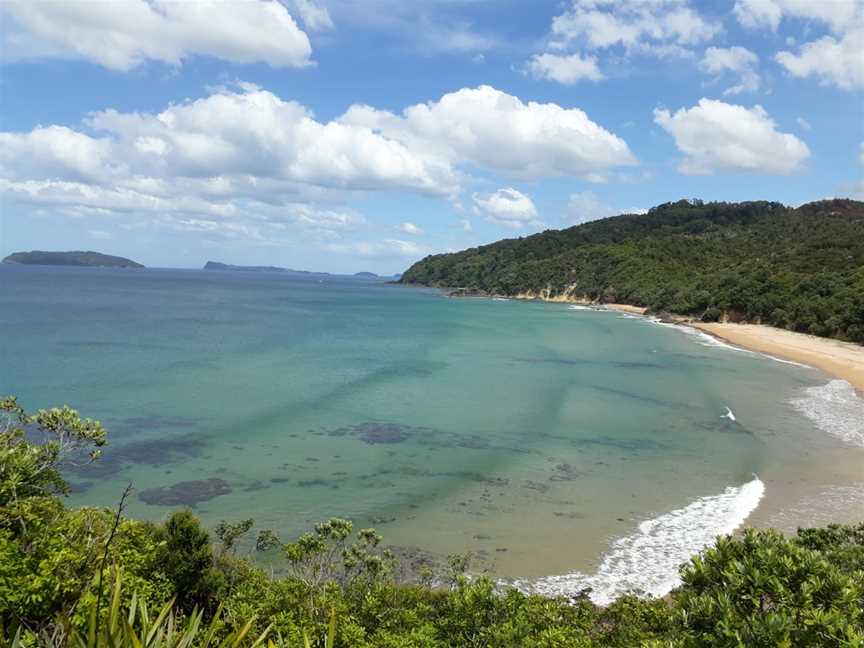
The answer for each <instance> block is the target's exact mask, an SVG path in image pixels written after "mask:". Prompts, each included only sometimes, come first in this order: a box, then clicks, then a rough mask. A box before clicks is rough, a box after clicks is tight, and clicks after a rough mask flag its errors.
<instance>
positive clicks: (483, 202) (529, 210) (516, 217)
mask: <svg viewBox="0 0 864 648" xmlns="http://www.w3.org/2000/svg"><path fill="white" fill-rule="evenodd" d="M473 199H474V212H475V213H477V214H480V215H483V216H486V218H487V219H488V220H490V221H492V222H493V223H497V224H498V225H503V226H505V227H512V228H513V229H521V228H522V227H524V226H526V225H531V226H540V225H542V224H543V223H542V222H541V221H540V220H539V219H538V218H537V208H536V207H535V206H534V202H533V201H532V200H531V198H529V197H528V196H526V195H525V194H523V193H522V192H521V191H517V190H516V189H513V188H506V189H499V190H498V191H496V192H494V193H491V194H474V196H473Z"/></svg>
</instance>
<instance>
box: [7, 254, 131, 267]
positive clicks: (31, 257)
mask: <svg viewBox="0 0 864 648" xmlns="http://www.w3.org/2000/svg"><path fill="white" fill-rule="evenodd" d="M3 263H7V264H15V265H50V266H78V267H87V268H143V267H144V266H143V265H141V264H140V263H136V262H135V261H132V260H131V259H126V258H125V257H119V256H112V255H110V254H102V253H101V252H90V251H88V252H82V251H73V252H44V251H41V250H33V251H32V252H14V253H13V254H10V255H9V256H7V257H6V258H5V259H3Z"/></svg>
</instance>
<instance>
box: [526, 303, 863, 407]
mask: <svg viewBox="0 0 864 648" xmlns="http://www.w3.org/2000/svg"><path fill="white" fill-rule="evenodd" d="M510 298H511V299H524V300H530V301H544V302H553V303H567V304H577V305H582V306H595V307H597V308H605V309H609V310H615V311H619V312H622V313H627V314H628V315H642V316H645V315H648V312H647V310H648V309H646V308H643V307H641V306H633V305H630V304H612V303H609V304H604V303H601V302H592V301H590V300H588V299H578V298H573V297H571V296H568V295H562V296H557V297H547V296H545V295H543V294H539V295H538V294H534V293H520V294H518V295H513V296H511V297H510ZM669 321H670V323H673V324H678V325H680V326H689V327H691V328H694V329H696V330H698V331H701V332H702V333H706V334H707V335H711V336H713V337H715V338H718V339H720V340H722V341H723V342H726V343H728V344H732V345H733V346H736V347H740V348H742V349H745V350H747V351H754V352H756V353H764V354H767V355H770V356H774V357H776V358H779V359H781V360H787V361H791V362H798V363H801V364H804V365H807V366H809V367H813V368H815V369H819V370H821V371H824V372H825V373H826V374H828V375H830V376H832V377H834V378H837V379H840V380H845V381H846V382H848V383H849V384H850V385H852V387H853V388H854V389H855V391H856V392H857V394H858V396H859V397H861V398H864V346H861V345H858V344H854V343H852V342H844V341H843V340H835V339H833V338H823V337H817V336H815V335H808V334H806V333H796V332H795V331H788V330H786V329H779V328H775V327H773V326H768V325H766V324H733V323H731V322H699V321H696V320H693V319H690V318H687V317H684V316H678V315H672V316H669Z"/></svg>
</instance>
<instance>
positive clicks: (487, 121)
mask: <svg viewBox="0 0 864 648" xmlns="http://www.w3.org/2000/svg"><path fill="white" fill-rule="evenodd" d="M339 121H340V123H343V124H349V125H352V126H356V127H365V128H370V129H372V130H373V131H374V132H375V133H380V134H381V135H383V136H384V137H387V138H391V139H393V140H396V141H399V142H403V143H404V144H405V145H406V146H407V147H408V148H410V149H412V150H415V149H416V150H423V151H426V152H427V154H428V155H429V156H430V157H433V156H435V157H438V158H440V159H445V160H449V161H451V162H455V161H460V160H461V161H464V162H468V163H471V164H473V165H477V166H480V167H485V168H487V169H490V170H492V171H498V172H501V173H504V174H507V175H510V176H513V177H519V178H539V177H548V176H574V177H582V178H593V179H596V178H597V177H598V176H601V175H602V174H603V173H605V172H607V171H608V170H609V169H610V168H612V167H616V166H623V165H633V164H636V158H635V157H634V156H633V154H632V153H631V151H630V148H629V147H628V146H627V143H626V142H625V141H624V140H623V139H621V138H620V137H618V136H616V135H614V134H612V133H610V132H609V131H607V130H606V129H604V128H603V127H601V126H599V125H598V124H596V123H595V122H593V121H591V120H590V119H589V118H588V115H586V114H585V113H584V112H583V111H582V110H579V109H578V108H563V107H561V106H559V105H558V104H554V103H535V102H533V101H532V102H528V103H525V102H523V101H522V100H521V99H519V98H518V97H514V96H512V95H509V94H506V93H504V92H501V91H500V90H496V89H495V88H493V87H491V86H480V87H478V88H463V89H462V90H458V91H456V92H451V93H448V94H446V95H444V96H443V97H441V99H440V100H438V101H435V102H429V103H425V104H416V105H414V106H410V107H408V108H406V109H405V110H404V111H402V114H401V115H397V114H394V113H391V112H387V111H381V110H376V109H374V108H371V107H369V106H360V105H356V106H352V107H351V108H350V109H349V110H348V111H347V112H346V113H345V115H343V116H342V117H341V118H340V120H339Z"/></svg>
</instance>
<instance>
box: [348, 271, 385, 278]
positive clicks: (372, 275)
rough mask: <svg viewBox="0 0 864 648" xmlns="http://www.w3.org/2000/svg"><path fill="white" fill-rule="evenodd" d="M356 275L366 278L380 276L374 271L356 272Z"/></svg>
mask: <svg viewBox="0 0 864 648" xmlns="http://www.w3.org/2000/svg"><path fill="white" fill-rule="evenodd" d="M354 276H355V277H361V278H364V279H378V278H379V276H378V275H377V274H375V273H374V272H355V273H354Z"/></svg>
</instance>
